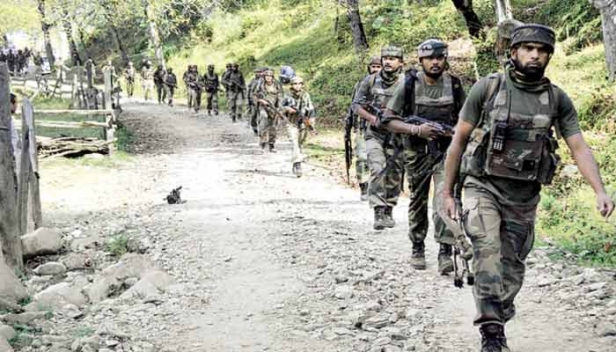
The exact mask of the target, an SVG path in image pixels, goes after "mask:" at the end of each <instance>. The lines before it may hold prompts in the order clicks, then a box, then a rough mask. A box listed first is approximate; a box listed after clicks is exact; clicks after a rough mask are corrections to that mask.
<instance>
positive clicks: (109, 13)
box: [99, 0, 130, 66]
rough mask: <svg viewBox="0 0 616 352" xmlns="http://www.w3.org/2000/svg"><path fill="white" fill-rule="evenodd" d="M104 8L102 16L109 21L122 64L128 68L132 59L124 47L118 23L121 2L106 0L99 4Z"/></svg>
mask: <svg viewBox="0 0 616 352" xmlns="http://www.w3.org/2000/svg"><path fill="white" fill-rule="evenodd" d="M99 4H100V6H101V7H102V10H103V11H102V15H103V17H104V18H105V20H106V21H107V25H109V28H110V29H111V33H113V37H114V39H115V40H116V44H117V45H118V50H119V51H120V55H121V56H122V63H123V64H124V66H127V65H128V63H129V62H130V58H129V56H128V52H127V51H126V48H125V47H124V42H123V41H122V38H121V37H120V32H119V31H118V27H117V24H116V21H117V19H118V17H119V14H121V12H120V11H119V1H118V0H104V1H100V2H99Z"/></svg>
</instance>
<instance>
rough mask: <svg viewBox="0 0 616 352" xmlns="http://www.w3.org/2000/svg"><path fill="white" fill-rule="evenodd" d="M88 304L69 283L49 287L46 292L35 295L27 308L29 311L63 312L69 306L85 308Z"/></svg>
mask: <svg viewBox="0 0 616 352" xmlns="http://www.w3.org/2000/svg"><path fill="white" fill-rule="evenodd" d="M86 303H87V299H86V297H85V296H84V295H83V294H82V293H81V292H80V291H79V289H78V288H75V287H72V286H71V285H70V284H69V283H67V282H61V283H59V284H56V285H53V286H49V287H48V288H46V289H45V290H43V291H41V292H39V293H37V294H36V295H34V297H33V300H32V303H30V304H28V306H26V310H27V311H37V310H44V311H46V310H49V309H50V308H51V309H53V310H63V309H64V307H65V306H67V305H75V306H77V307H83V306H85V305H86Z"/></svg>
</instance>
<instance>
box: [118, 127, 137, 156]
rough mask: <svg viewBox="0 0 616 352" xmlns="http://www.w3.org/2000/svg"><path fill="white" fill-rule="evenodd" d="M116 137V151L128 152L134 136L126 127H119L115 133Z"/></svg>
mask: <svg viewBox="0 0 616 352" xmlns="http://www.w3.org/2000/svg"><path fill="white" fill-rule="evenodd" d="M115 137H116V149H117V150H119V151H122V152H128V150H129V147H130V144H131V142H132V141H133V134H132V133H131V132H130V130H128V129H127V128H126V127H124V126H122V125H121V126H119V128H118V129H117V130H116V133H115Z"/></svg>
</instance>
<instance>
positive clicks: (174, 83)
mask: <svg viewBox="0 0 616 352" xmlns="http://www.w3.org/2000/svg"><path fill="white" fill-rule="evenodd" d="M177 87H178V79H177V77H176V76H175V73H173V69H172V68H171V67H169V68H168V69H167V74H166V75H165V94H164V96H163V101H164V100H165V98H167V100H168V104H169V106H173V96H174V95H175V89H176V88H177Z"/></svg>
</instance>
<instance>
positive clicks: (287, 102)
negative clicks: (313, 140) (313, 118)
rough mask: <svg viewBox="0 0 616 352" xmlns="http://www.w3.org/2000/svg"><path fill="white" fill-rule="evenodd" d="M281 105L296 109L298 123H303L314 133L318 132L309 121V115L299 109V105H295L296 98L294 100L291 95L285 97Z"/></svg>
mask: <svg viewBox="0 0 616 352" xmlns="http://www.w3.org/2000/svg"><path fill="white" fill-rule="evenodd" d="M282 106H284V107H288V108H291V109H293V110H295V111H296V113H297V116H298V117H299V121H298V125H299V124H302V123H303V124H304V125H305V126H306V128H308V130H309V131H310V132H313V133H315V134H317V133H318V132H317V130H316V129H315V128H314V126H313V125H312V123H311V122H310V117H309V116H306V114H305V112H304V111H303V110H301V109H300V108H299V106H297V100H295V99H294V98H292V97H287V98H286V99H284V100H283V104H282Z"/></svg>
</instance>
